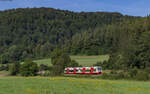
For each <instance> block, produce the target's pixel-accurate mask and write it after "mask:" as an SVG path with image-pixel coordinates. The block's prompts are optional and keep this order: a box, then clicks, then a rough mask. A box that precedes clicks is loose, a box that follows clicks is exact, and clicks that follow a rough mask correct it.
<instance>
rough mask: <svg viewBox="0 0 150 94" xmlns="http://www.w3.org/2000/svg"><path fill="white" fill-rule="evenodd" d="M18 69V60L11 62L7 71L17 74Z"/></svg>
mask: <svg viewBox="0 0 150 94" xmlns="http://www.w3.org/2000/svg"><path fill="white" fill-rule="evenodd" d="M19 70H20V63H18V62H16V63H13V64H12V65H10V67H9V71H10V74H11V75H17V74H19Z"/></svg>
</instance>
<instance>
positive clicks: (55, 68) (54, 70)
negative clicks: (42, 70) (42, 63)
mask: <svg viewBox="0 0 150 94" xmlns="http://www.w3.org/2000/svg"><path fill="white" fill-rule="evenodd" d="M62 70H64V68H63V66H60V65H54V66H53V67H52V71H51V75H53V76H58V75H61V74H62V73H63V71H62Z"/></svg>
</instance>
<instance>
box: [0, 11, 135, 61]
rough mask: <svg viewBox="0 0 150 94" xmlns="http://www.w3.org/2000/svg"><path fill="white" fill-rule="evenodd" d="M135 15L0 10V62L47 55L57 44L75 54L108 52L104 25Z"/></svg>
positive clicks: (107, 37)
mask: <svg viewBox="0 0 150 94" xmlns="http://www.w3.org/2000/svg"><path fill="white" fill-rule="evenodd" d="M136 18H138V17H132V16H123V15H122V14H120V13H107V12H81V13H76V12H70V11H64V10H58V9H52V8H25V9H21V8H19V9H12V10H6V11H0V62H1V63H2V64H7V63H12V62H14V61H23V60H25V59H27V58H35V59H38V58H46V57H50V56H51V53H52V52H53V50H54V49H55V48H56V47H59V48H62V49H64V50H65V51H66V52H68V53H69V54H74V55H78V54H84V55H99V54H108V53H109V51H110V47H111V45H112V40H111V37H109V36H110V35H109V32H108V31H107V30H106V29H107V26H108V25H111V24H117V23H120V22H122V21H123V20H129V19H131V20H133V19H136ZM93 48H94V49H93Z"/></svg>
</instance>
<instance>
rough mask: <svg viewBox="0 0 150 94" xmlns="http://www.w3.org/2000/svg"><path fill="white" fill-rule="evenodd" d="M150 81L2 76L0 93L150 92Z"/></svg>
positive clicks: (86, 93) (80, 93)
mask: <svg viewBox="0 0 150 94" xmlns="http://www.w3.org/2000/svg"><path fill="white" fill-rule="evenodd" d="M149 88H150V82H136V81H123V80H120V81H119V80H117V81H115V80H114V81H111V80H101V79H86V78H69V77H45V78H44V77H28V78H24V77H1V78H0V94H150V90H149Z"/></svg>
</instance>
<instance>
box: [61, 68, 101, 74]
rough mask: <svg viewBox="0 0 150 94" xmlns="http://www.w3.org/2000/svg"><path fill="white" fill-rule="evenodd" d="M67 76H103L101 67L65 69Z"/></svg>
mask: <svg viewBox="0 0 150 94" xmlns="http://www.w3.org/2000/svg"><path fill="white" fill-rule="evenodd" d="M64 73H65V74H102V68H101V67H74V68H72V67H68V68H65V69H64Z"/></svg>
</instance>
